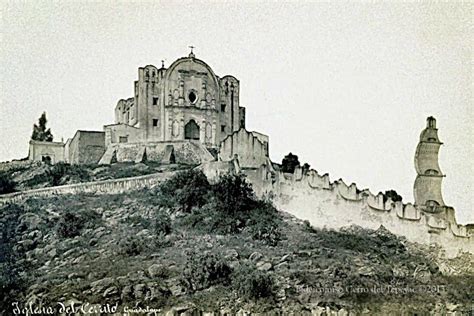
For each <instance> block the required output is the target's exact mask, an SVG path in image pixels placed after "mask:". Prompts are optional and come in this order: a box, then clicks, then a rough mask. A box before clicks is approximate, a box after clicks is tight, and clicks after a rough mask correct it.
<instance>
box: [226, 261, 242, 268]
mask: <svg viewBox="0 0 474 316" xmlns="http://www.w3.org/2000/svg"><path fill="white" fill-rule="evenodd" d="M228 265H229V267H230V268H231V269H236V268H238V267H239V266H240V262H239V260H232V261H230V262H229V263H228Z"/></svg>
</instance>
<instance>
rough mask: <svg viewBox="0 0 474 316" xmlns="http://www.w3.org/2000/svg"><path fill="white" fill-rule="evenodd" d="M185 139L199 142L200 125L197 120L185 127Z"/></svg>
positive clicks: (191, 121)
mask: <svg viewBox="0 0 474 316" xmlns="http://www.w3.org/2000/svg"><path fill="white" fill-rule="evenodd" d="M184 139H194V140H199V125H198V124H197V123H196V121H195V120H190V121H189V122H188V123H187V124H186V125H185V126H184Z"/></svg>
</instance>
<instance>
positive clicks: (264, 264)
mask: <svg viewBox="0 0 474 316" xmlns="http://www.w3.org/2000/svg"><path fill="white" fill-rule="evenodd" d="M271 268H272V264H271V263H270V262H265V261H259V262H257V269H258V270H262V271H268V270H270V269H271Z"/></svg>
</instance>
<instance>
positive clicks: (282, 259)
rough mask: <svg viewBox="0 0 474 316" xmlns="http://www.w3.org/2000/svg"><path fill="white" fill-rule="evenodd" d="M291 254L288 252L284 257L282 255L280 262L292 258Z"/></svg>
mask: <svg viewBox="0 0 474 316" xmlns="http://www.w3.org/2000/svg"><path fill="white" fill-rule="evenodd" d="M290 256H291V254H290V253H289V254H286V255H284V256H283V257H281V259H280V261H279V262H284V261H288V260H289V259H290Z"/></svg>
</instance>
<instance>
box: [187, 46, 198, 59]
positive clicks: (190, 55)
mask: <svg viewBox="0 0 474 316" xmlns="http://www.w3.org/2000/svg"><path fill="white" fill-rule="evenodd" d="M188 47H189V48H191V52H190V53H189V57H190V58H194V53H193V49H194V48H196V47H194V46H192V45H191V46H188Z"/></svg>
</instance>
